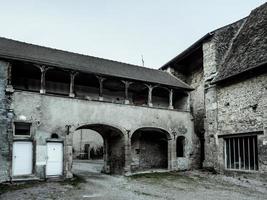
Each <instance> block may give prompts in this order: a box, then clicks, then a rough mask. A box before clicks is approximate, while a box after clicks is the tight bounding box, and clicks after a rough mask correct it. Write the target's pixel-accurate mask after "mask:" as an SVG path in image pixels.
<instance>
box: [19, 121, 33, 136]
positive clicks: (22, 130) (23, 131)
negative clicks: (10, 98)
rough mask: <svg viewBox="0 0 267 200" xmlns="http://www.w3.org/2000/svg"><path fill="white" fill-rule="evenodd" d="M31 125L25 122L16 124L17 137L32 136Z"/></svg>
mask: <svg viewBox="0 0 267 200" xmlns="http://www.w3.org/2000/svg"><path fill="white" fill-rule="evenodd" d="M30 128H31V124H30V123H25V122H15V136H30V135H31V131H30Z"/></svg>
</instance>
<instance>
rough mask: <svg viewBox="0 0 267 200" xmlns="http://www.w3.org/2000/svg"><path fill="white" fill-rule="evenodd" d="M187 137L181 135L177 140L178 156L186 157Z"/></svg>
mask: <svg viewBox="0 0 267 200" xmlns="http://www.w3.org/2000/svg"><path fill="white" fill-rule="evenodd" d="M184 145H185V137H184V136H179V137H178V138H177V140H176V155H177V157H184Z"/></svg>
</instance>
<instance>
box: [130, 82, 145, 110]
mask: <svg viewBox="0 0 267 200" xmlns="http://www.w3.org/2000/svg"><path fill="white" fill-rule="evenodd" d="M147 97H148V88H147V86H145V85H144V84H142V83H138V82H134V83H132V84H130V86H129V101H130V104H133V105H137V106H146V105H147Z"/></svg>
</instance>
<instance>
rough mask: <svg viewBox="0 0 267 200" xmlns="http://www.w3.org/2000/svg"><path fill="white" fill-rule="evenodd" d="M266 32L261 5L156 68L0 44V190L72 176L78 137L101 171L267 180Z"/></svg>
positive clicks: (19, 44)
mask: <svg viewBox="0 0 267 200" xmlns="http://www.w3.org/2000/svg"><path fill="white" fill-rule="evenodd" d="M266 27H267V4H264V5H262V6H260V7H259V8H257V9H255V10H253V11H252V12H251V14H250V15H249V16H248V17H246V18H244V19H241V20H240V21H238V22H235V23H233V24H230V25H227V26H225V27H222V28H219V29H217V30H215V31H213V32H211V33H208V34H207V35H205V36H204V37H203V38H201V39H200V40H198V41H197V42H195V43H194V44H193V45H192V46H191V47H189V48H188V49H187V50H185V51H184V52H182V53H181V54H180V55H178V56H176V57H175V58H174V59H172V60H171V61H169V62H167V63H166V64H165V65H164V66H162V67H161V69H160V70H154V69H148V68H144V67H139V66H134V65H129V64H125V63H121V62H116V61H111V60H106V59H101V58H96V57H92V56H86V55H81V54H76V53H71V52H66V51H61V50H57V49H51V48H47V47H41V46H37V45H32V44H27V43H23V42H19V41H15V40H10V39H6V38H0V141H1V143H0V182H3V181H11V180H20V179H45V178H49V177H54V176H61V177H65V178H69V177H72V159H73V153H75V151H74V152H73V149H75V148H74V145H73V138H75V135H74V134H78V133H80V132H81V130H84V131H85V132H86V131H88V130H90V131H91V132H92V131H94V133H98V134H99V135H100V136H101V137H102V138H103V147H104V149H103V154H104V156H103V157H104V167H103V171H104V172H105V173H111V174H114V173H115V174H125V173H131V172H135V171H140V170H146V169H153V168H154V169H158V168H163V169H167V170H185V169H193V168H199V167H208V168H213V169H215V170H217V171H220V172H224V171H253V172H265V173H266V172H267V156H266V155H267V136H266V134H267V127H266V123H267V114H266V107H267V105H266V103H267V99H266V98H267V97H266V96H267V94H266V86H267V74H266V69H267V68H266V64H267V53H266V51H267V39H266V35H267V30H266ZM90 131H89V132H90ZM76 138H77V137H76ZM84 142H85V140H84ZM77 148H78V147H77Z"/></svg>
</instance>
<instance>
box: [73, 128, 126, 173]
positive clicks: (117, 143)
mask: <svg viewBox="0 0 267 200" xmlns="http://www.w3.org/2000/svg"><path fill="white" fill-rule="evenodd" d="M86 129H87V130H93V131H95V132H97V133H99V134H100V135H101V136H102V138H103V141H104V144H103V159H104V166H103V170H102V171H103V172H104V173H108V174H123V173H124V166H125V138H124V135H123V133H122V131H121V130H119V129H118V128H115V127H113V126H109V125H105V124H88V125H83V126H80V127H79V128H77V129H76V131H77V130H86Z"/></svg>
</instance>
